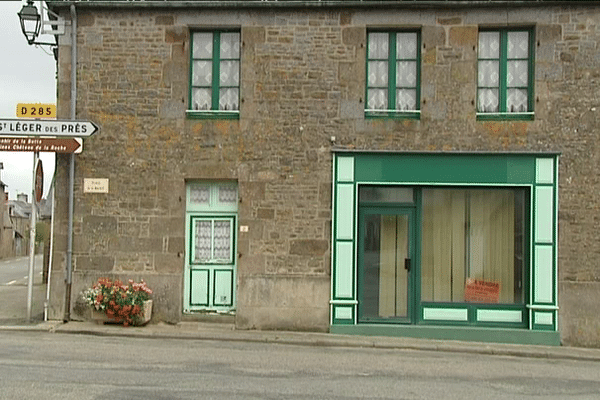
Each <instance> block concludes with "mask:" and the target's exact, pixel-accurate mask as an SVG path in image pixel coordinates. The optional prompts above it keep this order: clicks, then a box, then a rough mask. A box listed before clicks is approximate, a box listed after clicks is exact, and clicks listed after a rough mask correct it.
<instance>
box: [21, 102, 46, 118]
mask: <svg viewBox="0 0 600 400" xmlns="http://www.w3.org/2000/svg"><path fill="white" fill-rule="evenodd" d="M17 117H18V118H56V104H42V103H31V104H28V103H19V104H17Z"/></svg>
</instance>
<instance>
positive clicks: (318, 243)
mask: <svg viewBox="0 0 600 400" xmlns="http://www.w3.org/2000/svg"><path fill="white" fill-rule="evenodd" d="M327 250H329V241H327V240H317V239H299V240H292V241H291V242H290V254H295V255H302V256H321V255H324V254H325V253H326V252H327Z"/></svg>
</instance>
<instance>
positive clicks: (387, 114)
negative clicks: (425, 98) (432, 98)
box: [365, 110, 421, 119]
mask: <svg viewBox="0 0 600 400" xmlns="http://www.w3.org/2000/svg"><path fill="white" fill-rule="evenodd" d="M365 118H389V119H421V110H411V111H399V110H365Z"/></svg>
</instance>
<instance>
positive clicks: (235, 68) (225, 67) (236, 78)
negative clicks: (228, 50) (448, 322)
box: [219, 61, 240, 86]
mask: <svg viewBox="0 0 600 400" xmlns="http://www.w3.org/2000/svg"><path fill="white" fill-rule="evenodd" d="M220 70H221V71H220V75H221V76H220V79H219V80H220V83H221V86H239V84H240V62H239V61H221V66H220Z"/></svg>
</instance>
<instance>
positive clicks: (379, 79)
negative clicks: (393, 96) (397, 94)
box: [369, 61, 388, 87]
mask: <svg viewBox="0 0 600 400" xmlns="http://www.w3.org/2000/svg"><path fill="white" fill-rule="evenodd" d="M387 85H388V63H387V61H369V86H370V87H387Z"/></svg>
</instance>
